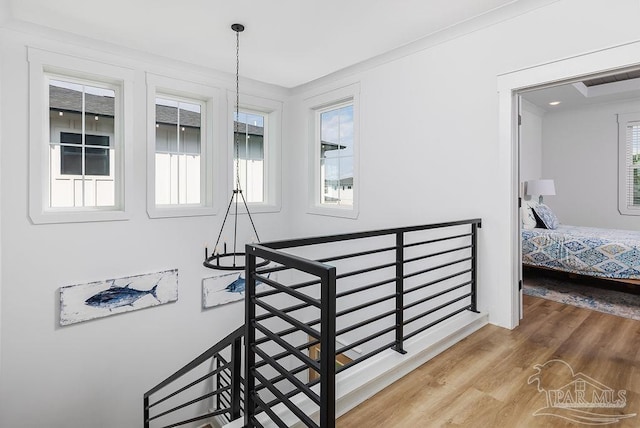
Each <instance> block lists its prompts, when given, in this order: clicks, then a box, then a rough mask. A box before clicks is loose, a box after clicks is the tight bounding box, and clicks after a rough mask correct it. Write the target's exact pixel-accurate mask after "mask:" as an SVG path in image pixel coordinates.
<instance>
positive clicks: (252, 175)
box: [233, 110, 268, 203]
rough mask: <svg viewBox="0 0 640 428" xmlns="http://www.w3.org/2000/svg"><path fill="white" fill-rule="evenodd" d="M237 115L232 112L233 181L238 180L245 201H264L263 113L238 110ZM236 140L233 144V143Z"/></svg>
mask: <svg viewBox="0 0 640 428" xmlns="http://www.w3.org/2000/svg"><path fill="white" fill-rule="evenodd" d="M239 113H240V114H239V116H238V115H236V113H235V112H234V114H233V116H234V139H233V142H234V148H233V150H234V154H233V159H234V162H233V177H234V183H235V181H236V180H238V179H239V180H240V188H241V189H242V191H243V194H244V197H245V199H246V201H247V203H252V202H253V203H255V202H259V203H261V202H264V182H265V177H264V172H265V171H264V152H265V144H266V142H267V140H268V133H265V129H267V125H266V122H267V120H268V117H267V116H266V115H265V114H264V113H260V112H251V111H246V110H241V111H240V112H239ZM236 142H237V143H238V146H237V147H236V146H235V144H236ZM236 159H239V162H238V165H239V167H240V171H239V176H238V175H237V174H238V171H237V170H236V162H235V161H236Z"/></svg>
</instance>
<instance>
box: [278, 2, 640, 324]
mask: <svg viewBox="0 0 640 428" xmlns="http://www.w3.org/2000/svg"><path fill="white" fill-rule="evenodd" d="M638 13H640V4H639V3H638V2H637V1H633V0H625V1H620V2H615V4H612V3H607V4H604V3H601V2H589V7H584V2H581V1H577V0H567V1H559V2H556V3H553V4H551V5H549V6H546V7H543V8H540V9H537V10H535V11H533V12H529V13H526V14H523V15H521V16H519V17H517V18H515V19H510V20H506V21H504V22H501V23H499V24H497V25H493V26H491V27H489V28H485V29H482V30H477V31H475V32H473V33H471V34H468V35H465V36H461V37H458V38H454V39H452V40H449V41H444V42H442V43H439V44H435V45H433V46H426V47H425V48H424V50H422V51H419V52H417V53H414V54H411V55H406V56H401V57H399V58H397V57H390V58H382V59H378V60H376V61H375V63H376V64H377V66H375V67H373V68H371V69H365V67H355V68H353V69H352V70H347V71H344V72H341V73H337V74H336V75H335V76H331V77H329V78H327V79H322V80H320V81H318V82H313V83H311V84H309V85H306V86H304V87H302V88H299V89H298V90H297V91H296V96H295V97H294V98H293V99H292V100H291V103H289V104H288V106H287V108H286V115H288V117H289V120H290V123H291V124H292V126H291V128H290V130H289V136H288V140H290V141H292V142H293V141H295V142H302V141H305V133H306V129H307V124H306V115H305V112H304V111H303V105H304V99H305V98H307V97H309V96H311V95H313V94H315V93H317V92H321V91H328V90H331V89H334V88H336V87H341V86H345V85H347V84H350V83H354V82H357V81H359V82H360V88H361V91H360V93H361V97H360V105H361V116H360V119H361V122H360V144H361V154H360V183H361V188H360V189H359V191H360V201H361V202H360V215H359V218H358V219H357V220H351V219H344V218H336V217H327V216H319V215H313V214H304V215H300V216H296V217H295V218H294V219H293V225H294V228H295V229H294V230H297V231H300V233H301V234H302V231H304V234H305V235H309V234H311V235H315V234H320V233H322V232H323V231H327V230H332V231H335V232H339V231H347V230H349V231H352V230H366V229H371V228H379V227H389V226H400V225H408V224H421V223H433V222H439V221H448V220H455V219H464V218H474V217H481V218H482V220H483V225H482V229H481V230H480V234H479V263H480V264H479V286H480V291H479V307H480V308H481V309H482V310H487V311H489V312H490V320H491V322H493V323H496V324H498V325H502V326H509V325H512V319H511V307H512V303H511V290H512V286H513V284H512V283H509V282H508V278H509V277H510V275H511V274H510V273H509V272H507V271H508V270H509V269H512V267H510V266H511V262H510V258H511V257H513V255H512V254H511V253H510V250H509V248H510V245H511V244H510V242H509V237H510V236H511V233H512V231H511V226H510V225H511V224H512V222H513V220H512V215H513V214H512V213H511V212H510V211H509V209H511V206H510V204H509V203H507V201H509V198H510V195H509V194H508V193H507V194H505V193H504V192H510V191H511V190H510V186H509V185H508V183H505V181H506V178H505V176H504V175H501V171H504V170H505V166H504V165H505V162H511V159H509V158H508V157H507V156H508V153H507V152H505V151H503V149H502V148H501V147H500V144H499V141H500V134H499V110H498V107H499V103H498V94H497V82H498V75H501V74H504V73H508V72H511V71H515V70H521V69H528V68H531V67H533V66H536V65H539V64H543V63H547V62H552V61H556V60H559V59H564V58H569V57H573V56H575V55H579V54H583V53H586V52H590V51H596V50H599V49H604V48H607V47H610V46H615V45H618V44H623V43H627V42H630V41H635V40H639V39H640V27H638V26H637V25H635V24H634V22H633V21H634V18H632V16H637V15H638ZM594 28H598V29H599V30H598V31H594ZM543 29H544V30H543ZM306 149H307V147H306V145H305V144H296V145H291V146H290V147H289V150H286V151H285V160H284V164H285V165H287V166H288V167H289V168H290V169H289V171H288V172H287V174H288V175H287V179H286V180H285V183H286V184H287V186H288V190H287V189H286V188H285V194H290V195H291V202H290V203H291V204H292V209H293V210H294V211H295V212H305V210H306V208H307V206H306V205H307V199H306V187H305V186H306V183H307V180H308V177H307V176H308V172H307V171H308V166H307V165H306V162H301V161H300V160H302V159H306ZM506 168H507V169H509V167H508V166H507V167H506ZM513 212H515V207H514V208H513Z"/></svg>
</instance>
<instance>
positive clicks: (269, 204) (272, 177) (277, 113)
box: [226, 91, 283, 214]
mask: <svg viewBox="0 0 640 428" xmlns="http://www.w3.org/2000/svg"><path fill="white" fill-rule="evenodd" d="M282 104H283V103H282V101H277V100H272V99H269V98H262V97H258V96H254V95H246V94H242V93H241V94H240V110H251V111H255V112H258V113H264V114H265V115H266V116H267V129H266V132H267V138H266V141H267V144H266V146H265V150H264V171H265V174H264V202H247V205H248V207H249V211H251V213H267V212H278V211H280V209H281V207H282V108H283V106H282ZM235 112H236V93H235V92H234V91H227V124H228V131H227V140H226V141H228V142H229V144H226V147H227V148H228V155H227V164H228V165H231V167H230V168H229V170H228V173H227V180H228V182H229V183H230V186H228V187H227V201H228V200H229V199H230V198H231V195H232V193H231V192H233V188H234V187H235V186H234V184H235V179H234V177H233V163H234V151H233V141H234V140H233V139H234V136H233V132H234V127H233V120H234V114H235ZM244 213H246V210H245V209H244V205H243V204H238V214H244Z"/></svg>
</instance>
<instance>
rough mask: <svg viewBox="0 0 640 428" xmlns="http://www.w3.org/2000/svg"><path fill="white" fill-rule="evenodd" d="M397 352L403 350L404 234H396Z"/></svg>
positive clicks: (402, 351) (402, 352)
mask: <svg viewBox="0 0 640 428" xmlns="http://www.w3.org/2000/svg"><path fill="white" fill-rule="evenodd" d="M393 349H395V350H396V351H397V352H399V353H401V354H406V353H407V351H405V350H404V232H397V233H396V344H395V346H394V347H393Z"/></svg>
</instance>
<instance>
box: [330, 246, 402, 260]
mask: <svg viewBox="0 0 640 428" xmlns="http://www.w3.org/2000/svg"><path fill="white" fill-rule="evenodd" d="M395 249H396V246H395V245H394V246H393V247H384V248H378V249H375V250H368V251H360V252H359V253H350V254H342V255H340V256H333V257H327V258H324V259H318V260H317V261H319V262H320V263H326V262H333V261H336V260H344V259H351V258H354V257H362V256H369V255H371V254H377V253H384V252H386V251H391V250H395Z"/></svg>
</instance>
